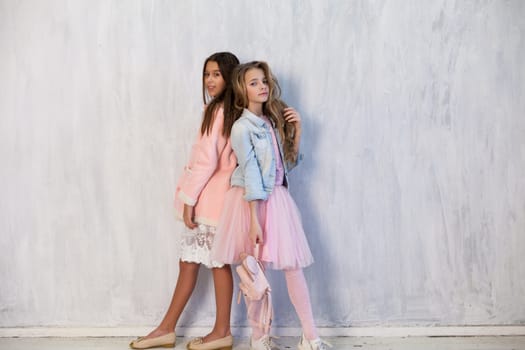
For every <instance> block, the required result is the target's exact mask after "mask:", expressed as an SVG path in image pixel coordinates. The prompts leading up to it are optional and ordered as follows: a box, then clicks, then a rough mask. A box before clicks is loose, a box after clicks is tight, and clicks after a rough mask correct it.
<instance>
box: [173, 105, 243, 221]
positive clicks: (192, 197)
mask: <svg viewBox="0 0 525 350" xmlns="http://www.w3.org/2000/svg"><path fill="white" fill-rule="evenodd" d="M223 124H224V113H223V109H222V107H221V108H219V109H218V110H217V113H216V115H215V118H214V121H213V126H212V129H211V131H210V133H209V135H208V134H206V133H205V134H204V135H201V134H200V129H199V133H198V135H197V140H196V141H195V143H194V144H193V147H192V149H191V155H190V159H189V161H188V164H187V165H186V167H185V168H184V173H183V174H182V176H181V178H180V179H179V182H178V184H177V189H176V192H175V209H176V211H177V215H178V217H179V219H182V213H183V209H184V204H189V205H193V206H195V209H194V210H195V212H194V214H195V222H197V223H202V224H206V225H210V226H217V223H218V222H219V217H220V215H221V211H222V205H223V203H224V197H225V195H226V191H228V189H229V188H230V177H231V175H232V173H233V170H234V169H235V167H236V166H237V158H236V157H235V154H234V153H233V150H232V147H231V144H230V139H229V138H228V139H227V138H225V137H224V136H223V135H222V127H223Z"/></svg>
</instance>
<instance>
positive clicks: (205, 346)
mask: <svg viewBox="0 0 525 350" xmlns="http://www.w3.org/2000/svg"><path fill="white" fill-rule="evenodd" d="M232 347H233V337H232V336H231V335H227V336H225V337H224V338H220V339H216V340H212V341H209V342H207V343H205V342H204V340H203V338H201V337H199V338H195V339H192V340H191V341H190V342H189V343H188V344H187V345H186V349H188V350H231V349H232Z"/></svg>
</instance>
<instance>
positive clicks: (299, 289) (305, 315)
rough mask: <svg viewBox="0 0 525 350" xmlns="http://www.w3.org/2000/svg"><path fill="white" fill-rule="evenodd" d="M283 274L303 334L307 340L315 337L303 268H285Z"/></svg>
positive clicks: (315, 329)
mask: <svg viewBox="0 0 525 350" xmlns="http://www.w3.org/2000/svg"><path fill="white" fill-rule="evenodd" d="M284 276H285V278H286V286H287V287H288V295H290V300H291V301H292V304H293V306H294V308H295V312H297V316H299V320H300V321H301V326H302V327H303V332H304V336H305V337H306V339H308V340H313V339H317V338H318V337H319V335H318V334H317V328H316V327H315V323H314V317H313V314H312V305H311V304H310V294H309V293H308V286H307V285H306V280H305V278H304V274H303V269H296V270H285V271H284Z"/></svg>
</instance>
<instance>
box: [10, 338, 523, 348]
mask: <svg viewBox="0 0 525 350" xmlns="http://www.w3.org/2000/svg"><path fill="white" fill-rule="evenodd" d="M131 340H132V339H130V338H0V349H1V350H35V349H38V350H66V349H67V350H116V349H120V350H122V349H128V344H129V342H130V341H131ZM188 340H189V338H182V337H179V338H177V346H176V348H175V349H185V348H186V342H187V341H188ZM298 340H299V339H298V338H296V337H281V338H279V339H276V340H275V343H277V345H278V346H279V349H282V350H284V349H296V344H297V341H298ZM327 340H328V341H329V342H330V343H332V345H333V348H332V349H334V350H335V349H338V350H343V349H353V350H401V349H402V350H416V349H417V350H511V349H513V350H525V336H499V337H492V336H487V337H407V338H401V337H398V338H383V337H331V338H328V339H327ZM234 349H235V350H248V349H249V346H248V339H247V338H236V342H235V346H234Z"/></svg>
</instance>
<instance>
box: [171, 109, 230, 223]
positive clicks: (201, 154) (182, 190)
mask: <svg viewBox="0 0 525 350" xmlns="http://www.w3.org/2000/svg"><path fill="white" fill-rule="evenodd" d="M222 113H223V112H222V108H221V109H219V110H218V111H217V114H216V115H215V117H214V121H213V126H212V128H211V130H210V133H209V134H206V133H205V134H204V135H200V133H199V136H198V137H197V140H196V141H195V143H194V144H193V147H192V151H191V155H190V160H189V161H188V165H187V166H186V167H185V168H184V173H183V175H182V178H181V179H180V181H179V185H178V187H177V197H178V199H180V200H181V201H182V202H183V203H184V204H185V205H184V212H183V220H184V223H185V224H186V226H188V227H189V228H193V225H188V224H189V223H193V207H194V206H195V204H196V203H197V200H198V198H199V195H200V193H201V191H202V190H203V188H204V186H206V184H207V183H208V181H209V180H210V178H211V176H212V175H213V173H214V172H215V170H216V169H217V165H218V162H219V152H220V150H219V149H218V148H219V146H218V144H219V138H220V136H221V133H222V126H223V122H224V120H223V114H222Z"/></svg>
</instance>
